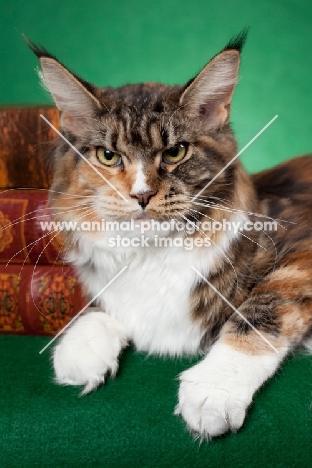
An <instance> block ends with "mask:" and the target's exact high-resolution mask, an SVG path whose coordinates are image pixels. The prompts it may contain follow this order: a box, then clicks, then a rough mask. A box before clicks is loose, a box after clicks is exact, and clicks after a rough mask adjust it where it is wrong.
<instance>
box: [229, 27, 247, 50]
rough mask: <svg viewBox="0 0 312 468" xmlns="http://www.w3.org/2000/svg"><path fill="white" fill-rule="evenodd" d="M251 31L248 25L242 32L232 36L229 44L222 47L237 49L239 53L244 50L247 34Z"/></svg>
mask: <svg viewBox="0 0 312 468" xmlns="http://www.w3.org/2000/svg"><path fill="white" fill-rule="evenodd" d="M248 33H249V26H246V27H245V28H244V29H243V30H242V31H241V32H240V33H238V34H237V35H236V36H234V37H232V38H231V39H230V40H229V42H228V43H227V45H226V46H225V47H224V48H223V49H222V51H224V50H233V49H234V50H237V51H238V52H239V53H241V52H242V50H243V47H244V45H245V42H246V40H247V36H248Z"/></svg>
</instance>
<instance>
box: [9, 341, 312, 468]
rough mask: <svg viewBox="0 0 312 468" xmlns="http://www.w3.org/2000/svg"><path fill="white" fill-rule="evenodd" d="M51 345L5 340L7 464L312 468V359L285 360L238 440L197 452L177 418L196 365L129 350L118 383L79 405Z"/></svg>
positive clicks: (217, 442)
mask: <svg viewBox="0 0 312 468" xmlns="http://www.w3.org/2000/svg"><path fill="white" fill-rule="evenodd" d="M48 341H49V338H46V337H18V336H1V337H0V363H1V364H0V365H1V372H2V379H1V380H2V382H1V394H0V440H1V441H2V442H3V443H2V448H1V452H0V459H1V461H0V465H1V466H2V467H14V468H15V467H50V466H56V467H62V466H64V467H84V466H103V467H104V466H107V467H116V468H117V467H141V466H142V467H177V468H178V467H181V468H182V467H185V468H188V467H224V468H227V467H236V468H245V467H274V468H285V467H302V468H303V467H311V457H312V450H311V434H312V414H311V358H310V356H304V355H303V354H299V353H297V354H295V355H293V356H291V357H290V358H288V360H287V362H286V363H285V364H284V365H283V367H282V368H281V369H280V371H279V372H278V374H277V376H276V377H274V378H273V379H272V380H271V381H270V382H269V383H268V385H266V386H265V387H264V388H263V389H262V390H261V391H260V392H259V393H258V394H257V395H256V398H255V400H254V404H253V405H252V407H251V408H250V411H249V413H248V416H247V419H246V422H245V425H244V426H243V428H242V429H241V430H240V431H239V432H238V433H237V434H229V435H227V436H223V437H221V438H219V439H215V440H213V441H212V442H209V443H207V442H203V443H202V444H201V445H200V444H199V442H198V441H194V440H193V439H192V437H191V436H190V435H189V434H188V432H187V431H186V429H185V426H184V423H183V421H182V420H181V419H179V418H178V417H177V416H174V415H173V410H174V407H175V404H176V401H177V398H176V394H177V390H178V382H177V379H176V377H177V375H178V374H179V372H181V371H182V370H184V369H186V368H188V367H189V366H190V365H191V364H192V363H195V362H196V359H188V358H184V359H161V358H156V357H147V356H146V355H145V354H141V353H140V354H138V353H135V352H133V350H127V351H126V352H125V353H124V355H123V357H122V358H121V366H120V370H119V372H118V375H117V377H116V379H114V380H109V381H108V382H107V384H106V385H105V386H103V387H101V388H100V389H98V390H97V391H96V392H94V393H92V394H89V395H87V396H85V397H82V398H79V391H78V388H74V387H60V386H56V385H54V384H53V382H52V379H53V373H52V369H51V363H50V350H51V348H50V349H49V350H47V351H45V352H44V353H43V354H41V355H39V351H40V350H41V349H42V348H43V346H44V345H45V344H47V343H48Z"/></svg>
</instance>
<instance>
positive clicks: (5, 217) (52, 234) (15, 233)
mask: <svg viewBox="0 0 312 468" xmlns="http://www.w3.org/2000/svg"><path fill="white" fill-rule="evenodd" d="M47 197H48V192H47V190H45V189H42V190H38V189H37V190H15V189H12V190H0V263H4V264H7V263H9V264H16V263H17V264H26V265H27V264H36V263H37V264H53V265H63V260H62V254H61V247H62V245H63V241H62V236H61V233H60V232H59V231H58V230H57V229H55V228H54V227H53V224H51V223H52V219H51V215H50V210H49V208H48V206H47Z"/></svg>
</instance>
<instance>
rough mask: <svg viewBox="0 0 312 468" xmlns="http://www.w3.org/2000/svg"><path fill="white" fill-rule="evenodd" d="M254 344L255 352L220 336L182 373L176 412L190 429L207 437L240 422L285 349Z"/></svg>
mask: <svg viewBox="0 0 312 468" xmlns="http://www.w3.org/2000/svg"><path fill="white" fill-rule="evenodd" d="M255 339H256V340H257V337H256V338H255ZM247 348H248V346H247ZM256 348H257V347H255V348H253V347H252V346H251V347H250V350H251V349H253V350H254V351H255V353H251V354H248V352H247V351H246V347H245V348H244V349H241V350H240V349H239V346H237V347H235V346H233V343H231V344H230V343H226V341H224V342H222V340H220V341H219V342H217V343H216V344H215V345H214V346H213V347H212V348H211V350H210V352H209V353H208V355H207V356H206V358H205V359H204V360H203V361H201V362H199V363H198V364H197V365H195V366H194V367H192V368H190V369H188V370H187V371H185V372H183V373H182V374H181V376H180V380H181V383H180V389H179V403H178V406H177V408H176V414H180V415H182V417H183V418H184V420H185V421H186V423H187V426H188V428H189V429H190V430H191V431H192V432H193V433H196V434H197V435H199V436H200V437H201V438H205V439H210V438H212V437H215V436H219V435H221V434H223V433H225V432H227V431H229V430H230V431H233V432H235V431H237V430H238V429H239V428H240V427H241V426H242V424H243V422H244V419H245V415H246V410H247V408H248V406H249V405H250V403H251V401H252V397H253V395H254V393H255V392H256V391H257V389H258V388H259V387H260V386H261V385H262V384H263V383H264V382H265V381H266V380H267V379H268V378H269V377H270V376H272V375H273V374H274V372H275V370H276V369H277V367H278V365H279V363H280V361H281V359H282V358H283V356H284V355H285V350H280V352H279V353H275V352H274V351H271V350H270V348H269V349H267V350H266V351H267V352H263V353H257V352H256Z"/></svg>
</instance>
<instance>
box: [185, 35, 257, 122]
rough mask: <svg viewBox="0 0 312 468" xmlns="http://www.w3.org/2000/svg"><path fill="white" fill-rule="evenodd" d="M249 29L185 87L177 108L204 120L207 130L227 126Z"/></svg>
mask: <svg viewBox="0 0 312 468" xmlns="http://www.w3.org/2000/svg"><path fill="white" fill-rule="evenodd" d="M247 33H248V29H247V28H245V29H244V30H243V31H242V32H241V33H240V34H238V35H237V36H235V37H234V38H232V39H231V40H230V42H229V43H228V44H227V45H226V46H225V47H224V49H222V50H221V52H220V53H219V54H217V55H216V56H215V57H214V58H213V59H212V60H210V62H209V63H208V64H207V65H206V66H205V67H204V69H203V70H202V71H201V72H200V73H199V74H198V75H197V76H196V77H195V78H194V79H193V80H191V81H189V82H188V83H187V85H186V87H185V88H184V91H183V93H182V95H181V98H180V105H181V106H183V107H185V108H186V111H187V112H188V113H189V114H190V115H193V116H194V117H199V118H204V119H205V122H206V124H207V127H211V128H217V127H220V126H222V125H224V124H227V123H228V121H229V116H230V105H231V100H232V96H233V93H234V89H235V85H236V83H237V80H238V70H239V64H240V51H241V50H242V48H243V45H244V42H245V40H246V38H247Z"/></svg>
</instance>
